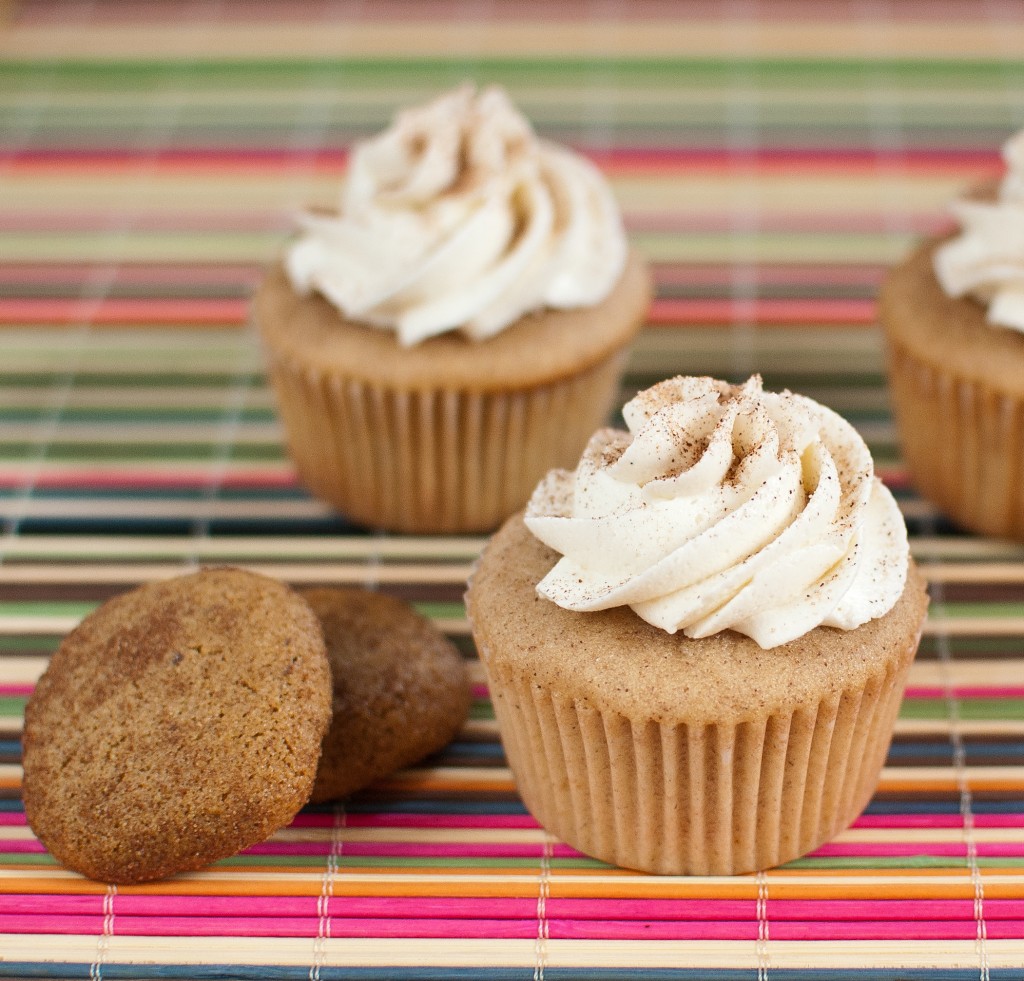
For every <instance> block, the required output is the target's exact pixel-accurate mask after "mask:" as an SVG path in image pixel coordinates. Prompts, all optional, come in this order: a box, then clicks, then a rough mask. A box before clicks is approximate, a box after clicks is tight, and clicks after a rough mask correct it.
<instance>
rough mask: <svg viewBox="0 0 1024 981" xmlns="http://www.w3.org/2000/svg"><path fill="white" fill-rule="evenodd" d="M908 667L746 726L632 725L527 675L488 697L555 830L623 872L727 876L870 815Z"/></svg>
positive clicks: (524, 786)
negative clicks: (868, 806) (865, 810)
mask: <svg viewBox="0 0 1024 981" xmlns="http://www.w3.org/2000/svg"><path fill="white" fill-rule="evenodd" d="M915 646H916V645H915ZM481 655H482V656H483V657H484V660H485V662H486V661H487V660H488V658H487V657H486V655H485V652H483V651H482V652H481ZM911 660H912V656H907V657H906V658H905V659H904V660H903V661H902V662H901V665H900V667H899V668H898V669H894V670H891V671H888V672H886V673H885V674H884V675H882V676H879V677H878V678H877V679H876V680H875V681H873V682H871V683H870V684H868V685H867V687H865V688H863V689H860V690H853V691H844V692H842V693H840V694H837V695H835V696H834V697H831V698H827V699H825V700H823V701H822V702H821V703H820V704H817V705H810V706H805V707H802V708H799V709H797V710H796V711H793V712H792V713H790V714H776V715H769V716H766V717H764V718H761V719H758V720H756V721H750V722H744V723H742V724H739V725H703V724H701V725H692V726H691V725H661V724H658V723H657V722H655V721H652V720H650V719H646V720H642V721H631V720H630V719H628V718H626V717H625V716H623V715H621V714H618V713H613V712H601V711H598V710H596V709H594V708H592V707H590V706H588V705H586V704H583V703H580V702H577V701H573V700H569V699H567V698H564V697H562V696H560V695H558V694H556V693H553V692H550V691H547V690H543V689H541V688H539V687H538V686H536V685H534V684H532V683H531V682H530V680H529V679H524V680H521V681H517V682H512V681H500V680H499V681H495V680H494V679H492V681H491V698H492V701H493V703H494V708H495V713H496V715H497V718H498V723H499V726H500V729H501V737H502V742H503V743H504V746H505V751H506V754H507V757H508V760H509V764H510V766H511V767H512V771H513V773H514V774H515V779H516V783H517V786H518V788H519V791H520V794H521V795H522V797H523V800H524V802H525V804H526V806H527V807H528V808H529V810H530V812H531V813H532V814H533V815H534V817H536V818H537V820H538V821H540V822H541V824H543V825H544V826H545V827H546V828H547V829H548V830H549V831H550V832H552V833H553V834H555V835H556V836H557V837H559V838H561V839H562V840H563V841H566V842H568V843H569V844H571V845H572V846H573V847H575V848H577V849H578V850H579V851H581V852H584V853H585V854H587V855H591V856H593V857H595V858H599V859H602V860H604V861H606V862H610V863H612V864H614V865H621V866H624V867H627V868H635V869H641V870H643V871H647V872H657V873H663V874H674V875H682V874H692V875H729V874H735V873H740V872H750V871H754V870H758V869H764V868H769V867H771V866H774V865H779V864H781V863H783V862H787V861H790V860H791V859H794V858H797V857H799V856H801V855H805V854H806V853H807V852H810V851H813V850H814V849H815V848H817V847H818V846H819V845H821V844H822V843H823V842H825V841H827V840H828V839H829V838H831V837H833V836H834V835H835V834H836V833H837V832H839V831H841V830H843V829H844V828H846V827H847V826H848V825H849V824H850V823H851V822H852V821H853V820H854V819H855V818H856V817H857V816H858V815H859V814H860V812H861V811H862V810H863V808H864V807H865V806H866V804H867V803H868V800H869V799H870V797H871V795H872V793H873V791H874V788H875V786H876V784H877V781H878V775H879V772H880V770H881V768H882V765H883V763H884V761H885V756H886V753H887V750H888V747H889V742H890V739H891V737H892V731H893V727H894V725H895V720H896V716H897V713H898V712H899V707H900V702H901V700H902V696H903V686H904V682H905V680H906V674H907V670H908V669H909V664H910V661H911Z"/></svg>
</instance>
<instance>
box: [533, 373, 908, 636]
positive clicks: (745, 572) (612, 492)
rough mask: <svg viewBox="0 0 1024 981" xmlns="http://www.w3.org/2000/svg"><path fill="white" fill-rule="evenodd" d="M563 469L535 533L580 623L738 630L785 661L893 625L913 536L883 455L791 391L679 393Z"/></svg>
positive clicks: (660, 397)
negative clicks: (817, 635) (818, 638)
mask: <svg viewBox="0 0 1024 981" xmlns="http://www.w3.org/2000/svg"><path fill="white" fill-rule="evenodd" d="M623 416H624V417H625V420H626V424H627V425H628V426H629V429H630V432H629V433H625V432H621V431H619V430H614V429H603V430H600V431H598V432H597V433H595V435H594V436H593V437H592V438H591V441H590V444H589V445H588V447H587V449H586V450H585V451H584V454H583V457H582V459H581V460H580V462H579V466H578V467H577V469H576V470H575V471H574V472H569V471H565V470H552V471H551V472H550V473H549V474H548V475H547V477H545V478H544V480H542V481H541V483H540V484H539V485H538V487H537V489H536V491H535V492H534V494H533V497H532V498H531V500H530V503H529V506H528V507H527V510H526V525H527V527H528V528H529V529H530V530H531V531H532V532H533V534H534V535H536V536H537V537H538V538H539V539H540V540H541V541H542V542H544V543H545V544H546V545H549V546H550V547H551V548H553V549H555V550H556V551H558V552H561V553H562V556H563V557H562V558H561V559H560V560H559V561H558V563H557V564H556V565H555V566H554V568H553V569H552V570H551V571H550V572H549V573H548V574H547V575H546V576H545V577H544V579H543V580H541V582H540V584H539V585H538V587H537V591H538V592H539V593H540V594H541V595H542V596H545V597H547V598H548V599H550V600H552V601H553V602H555V603H557V604H558V605H559V606H562V607H565V608H566V609H570V610H581V611H584V610H604V609H608V608H610V607H614V606H621V605H624V604H628V605H629V606H631V607H632V608H633V609H634V610H635V611H636V612H637V613H638V614H639V615H640V616H641V617H643V619H644V620H646V621H648V622H649V623H652V624H654V625H655V626H657V627H661V628H662V629H664V630H667V631H668V632H669V633H675V632H676V631H677V630H682V631H683V632H684V633H685V634H686V635H687V636H688V637H707V636H709V635H710V634H713V633H717V632H718V631H720V630H725V629H727V628H728V629H731V630H736V631H739V632H740V633H743V634H746V635H747V636H749V637H752V638H753V639H754V640H755V641H757V643H758V644H760V645H761V646H762V647H766V648H767V647H775V646H777V645H779V644H784V643H786V642H788V641H790V640H793V639H795V638H797V637H800V636H802V635H803V634H805V633H807V632H808V631H809V630H811V629H813V628H814V627H817V626H819V625H824V626H830V627H839V628H842V629H844V630H851V629H853V628H855V627H858V626H860V625H861V624H862V623H865V622H867V621H868V620H870V619H873V618H875V617H880V616H882V615H883V614H884V613H886V612H888V611H889V610H890V609H891V608H892V607H893V606H894V605H895V603H896V601H897V600H898V599H899V597H900V595H901V594H902V592H903V587H904V585H905V582H906V577H907V565H908V555H909V551H908V546H907V532H906V526H905V525H904V523H903V518H902V516H901V514H900V511H899V508H898V507H897V505H896V502H895V501H894V500H893V497H892V495H891V494H890V493H889V491H888V489H887V488H886V487H885V486H884V485H883V484H882V483H881V482H880V481H879V480H878V479H877V478H876V477H875V476H874V465H873V463H872V460H871V454H870V452H869V451H868V448H867V446H866V445H865V444H864V441H863V440H862V439H861V437H860V436H859V434H858V433H857V432H856V431H855V430H854V428H853V427H852V426H851V425H850V424H849V423H848V422H846V421H845V420H844V419H842V418H841V417H840V416H838V415H836V414H835V413H834V412H832V411H831V410H830V409H826V408H825V407H824V406H822V405H819V404H818V403H817V402H814V401H812V400H811V399H808V398H804V397H802V396H799V395H793V394H791V393H790V392H782V393H780V394H774V393H770V392H764V391H763V390H762V388H761V379H760V377H758V376H754V377H753V378H751V379H750V380H749V381H747V382H746V383H745V384H744V385H742V386H732V385H728V384H726V383H725V382H720V381H716V380H715V379H712V378H682V377H678V378H672V379H669V380H668V381H664V382H661V383H660V384H658V385H655V386H654V387H653V388H649V389H647V390H646V391H644V392H641V393H640V394H639V395H637V396H636V398H634V399H633V400H632V401H631V402H629V403H628V404H627V405H626V407H625V409H624V410H623Z"/></svg>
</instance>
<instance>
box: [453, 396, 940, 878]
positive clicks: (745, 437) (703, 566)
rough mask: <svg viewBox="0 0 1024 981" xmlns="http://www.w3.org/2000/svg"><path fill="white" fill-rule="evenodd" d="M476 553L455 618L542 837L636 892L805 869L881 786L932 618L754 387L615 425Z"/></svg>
mask: <svg viewBox="0 0 1024 981" xmlns="http://www.w3.org/2000/svg"><path fill="white" fill-rule="evenodd" d="M624 418H625V420H626V423H627V425H628V426H629V432H620V431H617V430H607V429H606V430H600V431H598V432H597V433H596V434H595V435H594V436H593V438H592V439H591V441H590V443H589V445H588V447H587V449H586V451H585V452H584V454H583V456H582V458H581V460H580V461H579V464H578V466H577V467H576V469H575V470H574V471H571V472H570V471H557V470H556V471H553V472H552V473H550V474H548V476H547V477H546V478H545V479H544V480H543V481H542V482H541V483H540V484H539V486H538V487H537V489H536V491H535V493H534V495H533V496H532V498H531V500H530V503H529V505H528V507H527V509H526V511H525V513H524V514H519V515H516V516H514V517H513V518H511V519H510V520H509V521H508V522H506V524H505V525H504V526H503V527H502V528H501V529H500V531H499V532H498V533H497V534H496V535H494V537H493V538H492V539H491V540H490V542H489V543H488V545H487V547H486V549H485V550H484V552H483V555H482V557H481V559H480V562H479V564H478V566H477V568H476V570H475V572H474V574H473V576H472V579H471V583H470V588H469V592H468V594H467V609H468V613H469V616H470V620H471V623H472V627H473V636H474V638H475V640H476V644H477V648H478V650H479V653H480V657H481V659H482V661H483V663H484V666H485V668H486V671H487V677H488V682H489V685H490V690H491V697H492V700H493V702H494V707H495V712H496V714H497V718H498V722H499V725H500V728H501V736H502V741H503V743H504V745H505V749H506V753H507V755H508V759H509V763H510V765H511V767H512V770H513V773H514V774H515V778H516V782H517V785H518V787H519V790H520V792H521V794H522V797H523V800H524V801H525V803H526V805H527V807H529V809H530V811H531V812H532V813H533V814H534V816H535V817H536V818H537V819H538V820H539V821H540V822H541V823H542V824H544V825H545V827H547V828H548V829H549V830H550V831H551V832H553V833H554V834H556V835H558V836H559V837H561V838H562V839H564V840H565V841H567V842H569V843H570V844H572V845H574V846H575V847H577V848H579V849H580V850H581V851H583V852H586V853H587V854H589V855H593V856H596V857H597V858H601V859H604V860H605V861H608V862H612V863H615V864H618V865H624V866H628V867H632V868H638V869H643V870H645V871H649V872H659V873H671V874H687V873H692V874H730V873H738V872H747V871H751V870H754V869H763V868H766V867H769V866H773V865H777V864H780V863H782V862H786V861H788V860H790V859H793V858H796V857H797V856H799V855H802V854H805V853H806V852H808V851H811V850H812V849H814V848H816V847H817V846H818V845H820V844H821V843H822V842H824V841H826V840H827V839H828V838H830V837H832V836H833V835H835V834H836V833H837V832H839V831H840V830H842V829H843V828H845V827H847V826H848V825H849V824H850V823H851V822H852V821H853V819H854V818H855V817H856V816H857V815H858V814H859V813H860V811H861V810H862V809H863V808H864V806H865V805H866V804H867V802H868V800H869V798H870V796H871V794H872V792H873V790H874V788H875V785H876V782H877V779H878V774H879V771H880V769H881V766H882V764H883V762H884V759H885V755H886V751H887V748H888V745H889V741H890V739H891V735H892V729H893V725H894V722H895V719H896V715H897V712H898V710H899V706H900V702H901V699H902V694H903V686H904V681H905V678H906V674H907V671H908V670H909V666H910V663H911V661H912V660H913V657H914V654H915V652H916V649H917V644H918V640H919V638H920V633H921V629H922V625H923V621H924V616H925V610H926V606H927V598H926V594H925V590H924V585H923V581H922V579H921V576H920V575H919V573H918V572H917V570H916V568H915V567H914V564H913V562H912V561H911V559H910V556H909V550H908V546H907V537H906V530H905V527H904V524H903V520H902V517H901V515H900V513H899V510H898V508H897V506H896V504H895V502H894V500H893V498H892V495H891V494H890V493H889V491H888V490H887V489H886V488H885V487H884V486H883V485H882V484H881V482H880V481H878V479H877V478H876V477H875V476H874V471H873V464H872V461H871V456H870V453H869V452H868V449H867V447H866V446H865V445H864V442H863V440H862V439H861V438H860V436H859V435H858V434H857V433H856V431H855V430H854V429H853V428H852V427H851V426H850V425H849V424H848V423H847V422H845V421H844V420H843V419H842V418H840V417H839V416H838V415H836V414H835V413H833V412H831V411H830V410H828V409H826V408H825V407H823V406H821V405H818V404H817V403H815V402H813V401H812V400H810V399H807V398H803V397H801V396H798V395H793V394H791V393H789V392H783V393H777V394H776V393H768V392H764V391H763V390H762V387H761V383H760V379H759V378H756V377H755V378H752V379H751V380H750V381H748V382H747V383H746V384H745V385H742V386H731V385H727V384H725V383H723V382H718V381H715V380H713V379H709V378H674V379H671V380H669V381H665V382H662V383H661V384H659V385H656V386H654V387H653V388H651V389H649V390H647V391H645V392H641V393H640V394H639V395H638V396H637V397H636V398H635V399H634V400H632V401H631V402H630V403H628V404H627V406H626V407H625V410H624Z"/></svg>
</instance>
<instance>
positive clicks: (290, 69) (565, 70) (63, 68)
mask: <svg viewBox="0 0 1024 981" xmlns="http://www.w3.org/2000/svg"><path fill="white" fill-rule="evenodd" d="M334 73H337V74H338V75H342V76H344V79H345V84H346V85H347V86H357V85H360V84H377V85H381V84H394V85H402V84H406V85H408V84H410V83H412V82H418V83H423V84H427V83H429V84H437V85H440V84H444V85H447V84H451V83H452V82H453V81H457V80H460V79H462V78H464V77H467V76H471V77H473V78H475V79H477V80H478V81H479V82H480V83H486V82H488V81H491V80H501V81H505V82H507V83H509V84H510V87H512V88H516V87H518V86H522V85H527V84H547V85H552V86H553V87H555V88H556V89H560V88H564V87H565V86H567V85H570V84H574V83H575V84H586V83H587V82H588V81H590V79H589V78H588V77H587V76H597V77H601V78H607V77H608V76H609V75H614V76H615V83H616V85H617V86H623V85H629V84H631V83H632V84H635V83H637V82H643V83H645V84H652V83H653V84H657V85H659V86H664V87H666V88H669V89H671V88H674V87H677V86H679V85H680V84H683V83H694V82H701V83H704V84H718V85H722V84H727V83H729V82H733V81H736V80H737V76H738V75H740V73H742V74H741V78H742V81H743V82H744V84H745V85H749V86H751V87H756V86H758V85H761V84H774V85H785V86H789V87H801V86H804V85H807V84H808V83H812V82H813V83H816V84H824V86H825V87H826V88H832V87H836V86H840V85H844V84H850V83H851V82H856V83H861V84H863V83H864V82H865V81H871V82H874V83H876V84H877V83H879V82H885V83H886V84H888V85H894V84H897V83H902V84H916V85H925V84H927V85H932V84H942V85H944V86H952V85H955V84H957V83H963V84H964V85H966V86H968V87H989V86H991V87H993V88H998V89H1004V88H1005V86H1006V85H1007V84H1008V83H1010V82H1012V81H1015V80H1020V79H1021V78H1022V64H1021V62H1020V60H1019V59H1017V58H984V59H981V58H975V59H965V58H959V57H955V56H953V57H950V58H936V57H927V58H914V59H907V58H886V57H870V56H868V57H864V58H849V57H846V58H837V59H830V58H812V57H806V58H803V57H799V58H798V57H790V58H780V57H757V56H752V57H733V58H730V57H728V56H718V57H710V58H695V57H686V56H681V57H671V56H654V55H651V56H648V55H643V56H627V57H615V56H614V55H602V56H573V55H571V54H569V53H565V52H559V53H558V54H552V55H534V56H518V57H515V58H511V57H505V56H491V55H486V54H484V55H473V56H472V57H460V56H459V55H457V54H456V53H454V52H449V53H447V54H444V55H430V56H419V57H399V58H389V57H372V58H344V57H339V58H312V57H311V58H265V59H264V58H260V59H245V58H240V59H237V60H235V59H230V60H229V59H223V58H200V59H192V58H189V59H188V60H182V61H174V60H159V61H158V60H152V59H132V58H117V59H107V58H91V59H84V58H80V59H67V60H56V59H41V58H40V59H26V60H24V61H12V60H8V61H7V62H6V63H5V64H3V65H0V84H4V85H10V86H16V85H21V86H27V85H45V86H46V87H47V88H55V87H59V86H64V85H68V86H72V85H74V86H78V85H89V86H91V87H99V88H104V89H116V88H119V87H125V86H128V87H131V88H133V89H135V90H136V91H138V90H141V89H145V88H146V87H148V86H152V87H155V88H158V87H161V86H162V85H166V84H167V82H168V81H171V80H173V81H176V82H178V83H179V84H180V85H182V86H183V87H188V88H193V89H197V88H202V87H207V86H213V85H223V84H235V85H237V84H240V83H261V84H264V85H267V86H272V87H273V88H275V89H278V88H280V87H286V88H288V87H296V86H308V85H309V84H310V77H311V76H315V75H323V76H329V75H331V74H334Z"/></svg>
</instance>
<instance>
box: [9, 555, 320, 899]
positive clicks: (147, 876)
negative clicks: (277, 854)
mask: <svg viewBox="0 0 1024 981" xmlns="http://www.w3.org/2000/svg"><path fill="white" fill-rule="evenodd" d="M329 718H330V679H329V668H328V664H327V657H326V654H325V651H324V643H323V637H322V635H321V632H320V628H319V625H318V623H317V620H316V617H315V616H314V615H313V613H312V611H311V610H310V608H309V606H308V605H307V604H306V603H305V601H304V600H302V598H301V597H299V595H298V594H297V593H295V592H294V591H292V590H291V589H289V588H288V587H287V586H285V585H284V584H283V583H280V582H277V581H275V580H272V579H268V578H266V577H264V576H259V575H255V574H253V573H250V572H245V571H242V570H240V569H230V568H217V569H206V570H203V571H201V572H198V573H195V574H192V575H187V576H182V577H179V578H175V579H171V580H167V581H164V582H155V583H150V584H148V585H145V586H142V587H140V588H138V589H135V590H132V591H131V592H128V593H124V594H122V595H119V596H115V597H114V598H112V599H110V600H108V601H107V602H106V603H104V604H103V605H102V606H100V607H99V608H98V609H97V610H96V611H95V612H93V613H92V614H90V615H89V616H88V617H86V618H85V620H83V621H82V623H81V624H80V625H79V626H78V627H77V628H76V629H75V630H73V631H72V632H71V633H70V634H68V636H67V637H66V638H65V639H64V641H63V642H62V643H61V645H60V647H59V648H58V649H57V651H56V653H55V654H54V655H53V658H52V659H51V661H50V665H49V667H48V668H47V670H46V672H45V673H44V674H43V676H42V678H40V680H39V684H38V686H37V687H36V690H35V693H34V694H33V696H32V697H31V699H30V700H29V703H28V706H27V708H26V711H25V735H24V768H25V777H24V800H25V812H26V815H27V817H28V820H29V823H30V824H31V826H32V829H33V830H34V831H35V833H36V834H37V835H38V837H39V839H40V840H41V841H42V842H43V844H44V845H46V847H47V848H48V849H49V850H50V851H51V852H52V853H53V854H54V856H55V857H56V858H57V859H59V860H60V861H61V862H62V863H63V864H64V865H66V866H67V867H68V868H71V869H74V870H76V871H78V872H81V873H83V874H85V875H87V876H89V877H91V878H93V879H100V880H105V881H111V882H119V883H131V882H144V881H147V880H151V879H159V878H162V877H164V876H168V875H171V874H173V873H175V872H183V871H189V870H193V869H199V868H202V867H203V866H206V865H208V864H210V863H211V862H213V861H215V860H217V859H219V858H224V857H226V856H228V855H232V854H234V853H235V852H237V851H239V850H240V849H242V848H245V847H247V846H249V845H251V844H254V843H255V842H258V841H262V840H263V839H265V838H267V837H268V836H269V835H270V834H271V833H272V832H273V831H275V830H276V829H278V828H280V827H282V826H283V825H286V824H288V823H289V822H290V821H291V819H292V817H293V816H294V815H295V813H296V812H297V811H298V810H299V808H301V807H302V805H303V804H305V802H306V800H307V798H308V797H309V792H310V788H311V787H312V785H313V778H314V774H315V772H316V767H317V760H318V758H319V754H320V742H321V740H322V738H323V736H324V733H325V732H326V730H327V724H328V721H329Z"/></svg>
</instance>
